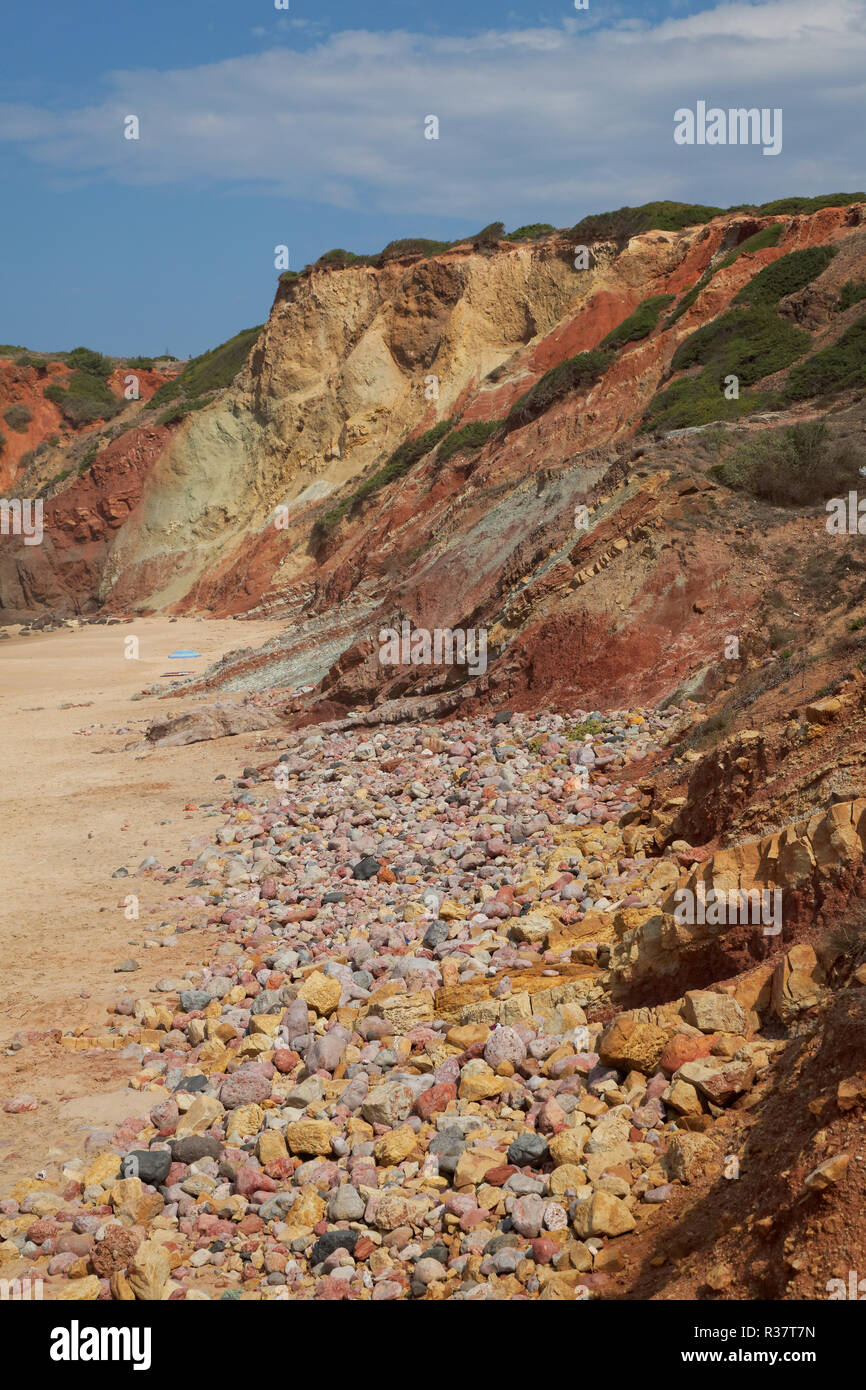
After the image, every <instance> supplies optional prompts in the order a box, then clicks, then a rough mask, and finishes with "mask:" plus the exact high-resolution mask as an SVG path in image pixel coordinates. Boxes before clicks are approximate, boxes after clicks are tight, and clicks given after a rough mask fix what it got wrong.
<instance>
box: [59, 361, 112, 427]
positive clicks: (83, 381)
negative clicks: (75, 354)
mask: <svg viewBox="0 0 866 1390" xmlns="http://www.w3.org/2000/svg"><path fill="white" fill-rule="evenodd" d="M49 393H50V394H49ZM43 395H45V396H47V397H48V399H49V400H52V401H54V402H55V404H57V405H59V406H60V409H61V410H62V412H63V415H64V418H65V419H67V420H69V421H70V423H71V424H74V425H89V424H92V423H93V421H94V420H110V419H111V417H112V416H113V415H116V414H117V411H118V410H119V409H120V405H119V402H118V401H117V400H115V398H114V396H113V395H112V394H111V391H110V390H109V388H108V385H107V383H106V382H105V380H104V378H103V377H101V376H94V375H92V374H91V373H90V372H85V371H83V370H80V371H75V372H73V373H72V376H71V377H70V378H69V381H68V383H67V385H66V389H65V390H64V389H63V388H62V387H60V388H56V387H53V386H49V387H47V388H46V390H45V391H44V392H43Z"/></svg>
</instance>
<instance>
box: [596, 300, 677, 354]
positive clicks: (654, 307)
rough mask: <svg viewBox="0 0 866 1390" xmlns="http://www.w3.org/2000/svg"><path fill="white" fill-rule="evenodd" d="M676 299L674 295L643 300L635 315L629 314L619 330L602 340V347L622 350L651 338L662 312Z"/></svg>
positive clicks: (615, 329) (613, 331) (616, 329)
mask: <svg viewBox="0 0 866 1390" xmlns="http://www.w3.org/2000/svg"><path fill="white" fill-rule="evenodd" d="M675 298H676V296H675V295H673V294H656V295H653V296H652V297H651V298H650V299H645V300H643V302H642V303H641V304H639V305H638V306H637V308H636V309H635V311H634V313H632V314H629V316H628V318H627V319H623V321H622V323H621V324H620V325H619V327H618V328H614V329H613V330H612V332H610V333H608V335H607V337H606V338H603V339H602V343H601V345H602V347H609V348H621V347H625V345H626V343H636V342H639V341H640V340H641V338H647V337H649V335H650V333H652V331H653V329H654V328H655V326H656V324H657V323H658V321H659V318H660V317H661V313H662V310H663V309H666V308H667V307H668V305H669V304H673V302H674V299H675Z"/></svg>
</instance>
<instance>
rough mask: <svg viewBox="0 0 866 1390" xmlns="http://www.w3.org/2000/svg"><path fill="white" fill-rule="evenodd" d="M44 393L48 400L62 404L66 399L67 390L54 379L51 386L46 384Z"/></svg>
mask: <svg viewBox="0 0 866 1390" xmlns="http://www.w3.org/2000/svg"><path fill="white" fill-rule="evenodd" d="M42 394H43V396H44V397H45V399H46V400H47V401H53V402H54V404H55V405H62V404H63V402H64V400H65V399H66V392H65V391H64V389H63V387H62V386H60V385H59V383H58V382H56V381H52V382H51V384H50V386H46V387H45V388H44V390H43V392H42Z"/></svg>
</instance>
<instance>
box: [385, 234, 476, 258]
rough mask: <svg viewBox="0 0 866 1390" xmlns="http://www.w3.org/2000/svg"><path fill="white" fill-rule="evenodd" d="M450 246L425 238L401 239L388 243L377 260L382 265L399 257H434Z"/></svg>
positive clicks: (444, 242)
mask: <svg viewBox="0 0 866 1390" xmlns="http://www.w3.org/2000/svg"><path fill="white" fill-rule="evenodd" d="M467 239H468V238H467ZM451 245H452V243H451V242H450V241H429V240H428V239H427V238H426V237H411V236H410V237H402V238H400V239H399V240H398V241H389V242H388V245H387V246H386V247H385V249H384V251H382V252H381V255H380V257H379V259H380V260H381V261H382V262H383V263H384V262H385V261H394V260H399V258H400V257H401V256H416V255H421V256H435V255H437V254H438V253H439V252H440V251H447V250H448V249H449V247H450V246H451Z"/></svg>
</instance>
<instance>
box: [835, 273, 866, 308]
mask: <svg viewBox="0 0 866 1390" xmlns="http://www.w3.org/2000/svg"><path fill="white" fill-rule="evenodd" d="M863 299H866V281H864V280H848V281H846V283H845V284H844V285H843V286H842V289H841V290H840V291H839V305H838V307H839V312H840V313H844V312H845V310H846V309H850V308H851V306H852V305H853V304H859V303H860V301H861V300H863Z"/></svg>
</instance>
